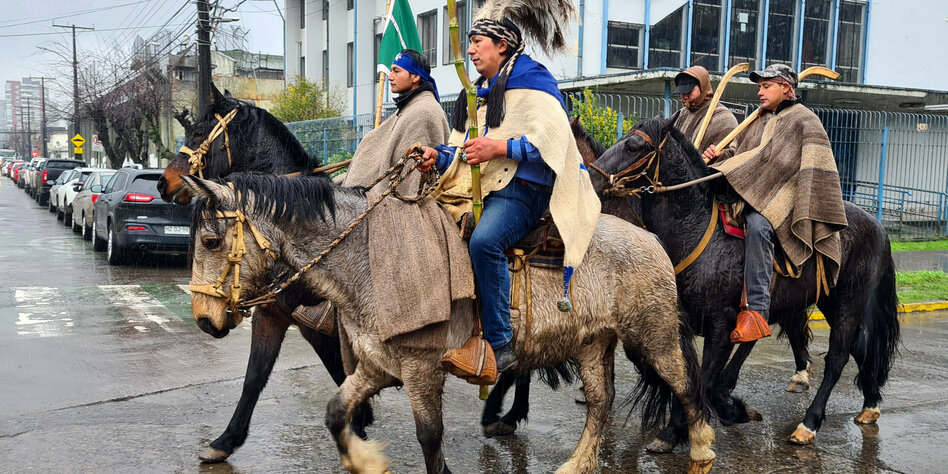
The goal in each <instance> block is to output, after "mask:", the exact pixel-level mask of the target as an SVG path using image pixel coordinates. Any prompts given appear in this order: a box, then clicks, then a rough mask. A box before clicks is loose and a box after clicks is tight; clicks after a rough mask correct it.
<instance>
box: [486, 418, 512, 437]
mask: <svg viewBox="0 0 948 474" xmlns="http://www.w3.org/2000/svg"><path fill="white" fill-rule="evenodd" d="M515 431H517V427H516V426H512V425H508V424H507V423H504V422H503V421H495V422H493V423H491V424H489V425H487V426H485V427H484V437H486V438H493V437H495V436H510V435H512V434H514V432H515Z"/></svg>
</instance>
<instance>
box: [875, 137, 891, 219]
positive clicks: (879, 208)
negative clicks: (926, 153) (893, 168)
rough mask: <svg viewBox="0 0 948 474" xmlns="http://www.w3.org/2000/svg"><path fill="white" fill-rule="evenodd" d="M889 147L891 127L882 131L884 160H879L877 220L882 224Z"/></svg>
mask: <svg viewBox="0 0 948 474" xmlns="http://www.w3.org/2000/svg"><path fill="white" fill-rule="evenodd" d="M888 147H889V126H888V125H886V126H885V127H884V128H883V129H882V158H881V159H880V160H879V184H878V191H877V192H876V220H877V221H879V222H882V190H883V187H884V186H885V157H886V151H887V150H888Z"/></svg>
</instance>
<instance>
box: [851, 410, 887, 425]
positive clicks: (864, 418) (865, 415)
mask: <svg viewBox="0 0 948 474" xmlns="http://www.w3.org/2000/svg"><path fill="white" fill-rule="evenodd" d="M880 415H882V411H881V410H879V408H878V407H874V408H863V409H862V413H860V414H859V416H857V417H856V419H855V421H856V423H859V424H860V425H871V424H873V423H875V422H876V421H879V416H880Z"/></svg>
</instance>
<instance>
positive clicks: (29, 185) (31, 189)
mask: <svg viewBox="0 0 948 474" xmlns="http://www.w3.org/2000/svg"><path fill="white" fill-rule="evenodd" d="M45 162H46V158H42V157H37V158H33V159H32V160H30V167H29V169H28V170H27V172H26V181H25V182H24V183H23V189H24V190H25V191H26V194H29V195H30V197H31V198H35V197H36V195H35V194H34V193H35V192H36V174H37V171H38V170H39V167H40V166H42V164H43V163H45Z"/></svg>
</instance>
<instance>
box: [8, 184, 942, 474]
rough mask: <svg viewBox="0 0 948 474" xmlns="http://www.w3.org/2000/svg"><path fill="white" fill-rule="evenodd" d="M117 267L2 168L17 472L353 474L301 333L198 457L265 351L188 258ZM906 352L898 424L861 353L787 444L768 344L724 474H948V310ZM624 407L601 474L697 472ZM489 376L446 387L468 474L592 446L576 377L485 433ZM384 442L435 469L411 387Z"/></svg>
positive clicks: (388, 407)
mask: <svg viewBox="0 0 948 474" xmlns="http://www.w3.org/2000/svg"><path fill="white" fill-rule="evenodd" d="M143 263H144V265H143V266H138V267H110V266H109V265H108V263H107V262H106V260H105V256H104V254H102V253H97V252H93V250H92V245H91V243H90V242H84V241H82V240H81V239H80V238H79V237H78V236H76V235H75V234H73V233H72V232H71V231H70V230H69V229H68V228H66V227H64V226H62V225H61V224H59V223H57V221H56V220H55V216H54V214H50V213H48V212H47V211H46V210H45V209H42V208H39V207H38V206H36V205H35V204H34V203H33V201H32V200H30V199H29V198H28V197H27V196H26V195H25V194H24V193H23V192H22V191H21V190H19V189H17V188H15V187H14V186H13V185H12V182H11V181H9V180H8V179H6V178H2V179H0V358H2V360H3V363H2V364H0V472H24V471H34V472H66V471H70V472H72V471H93V472H130V471H138V472H196V471H208V472H264V471H266V472H287V471H294V472H295V471H311V472H340V471H341V467H340V465H339V460H338V455H337V453H336V449H335V446H334V444H333V442H332V441H331V439H330V437H329V434H328V432H327V430H326V428H325V427H324V425H323V414H324V412H325V406H326V401H327V400H328V399H329V397H330V396H331V395H332V393H333V392H334V389H335V387H334V385H333V383H332V381H331V379H330V378H329V376H328V374H327V373H326V372H325V370H324V369H323V368H322V366H321V365H320V364H319V362H318V359H317V358H316V357H315V354H314V353H313V351H312V349H311V348H310V347H309V346H308V345H307V343H306V342H305V341H304V340H303V339H302V337H300V335H299V333H298V332H296V331H295V330H291V332H290V334H288V336H287V340H286V343H285V344H284V347H283V351H282V354H281V357H280V360H279V361H278V362H277V364H276V367H275V370H274V373H273V376H272V377H271V380H270V383H269V385H268V386H267V388H266V389H265V390H264V392H263V394H262V396H261V400H260V402H259V403H258V405H257V410H256V412H255V414H254V418H253V422H252V424H251V429H250V436H249V438H248V440H247V443H246V444H245V445H244V447H242V448H241V449H239V450H237V451H236V452H235V453H234V455H233V456H231V458H230V459H229V460H228V462H227V463H223V464H216V465H206V464H201V463H200V462H199V461H198V459H197V453H198V452H199V451H200V449H201V448H203V447H204V446H205V445H206V444H207V443H208V442H209V441H210V440H212V439H214V438H215V437H216V436H217V435H219V434H220V433H221V432H222V431H223V429H224V427H225V426H226V424H227V422H228V420H229V419H230V416H231V414H232V412H233V409H234V406H235V404H236V402H237V399H238V397H239V393H240V387H241V384H242V382H243V375H244V369H245V367H246V360H247V356H248V354H249V346H250V344H249V343H250V330H249V326H248V324H247V323H244V325H243V326H242V327H241V328H238V330H235V331H232V332H231V335H229V336H227V337H226V338H224V339H220V340H217V339H213V338H211V337H210V336H208V335H205V334H204V333H202V332H201V331H200V330H199V329H198V328H197V327H196V326H195V324H194V323H193V320H192V319H191V315H190V311H189V298H188V295H187V294H186V293H185V292H184V291H183V290H182V289H181V287H180V286H179V285H186V284H187V282H188V273H187V270H186V269H185V268H184V263H183V261H182V260H181V259H177V260H171V261H165V260H156V259H149V260H146V261H145V262H143ZM902 331H903V341H904V345H903V347H902V356H901V358H899V359H898V360H897V362H896V364H895V367H894V368H893V371H892V376H891V379H890V383H889V385H888V386H887V387H886V389H885V396H886V398H885V400H884V401H883V404H882V418H881V419H880V421H879V422H878V424H877V425H874V426H869V427H861V426H858V425H856V424H854V423H853V422H852V418H853V416H854V415H855V414H857V413H858V411H859V409H860V408H861V406H862V405H861V400H862V399H861V396H860V395H859V393H858V390H857V389H856V388H855V386H854V385H853V384H852V379H853V375H854V374H855V363H853V362H852V361H850V363H849V364H848V365H847V367H846V371H845V372H844V373H843V377H842V379H841V381H840V383H839V384H838V385H837V389H836V390H835V392H834V394H833V396H832V398H831V399H830V402H829V404H828V406H827V419H826V422H825V423H824V425H823V428H822V430H821V431H820V433H819V435H818V436H817V440H816V444H815V445H814V446H809V447H797V446H792V445H790V444H789V443H788V442H787V439H788V437H789V435H790V433H791V432H792V431H793V429H794V428H795V427H796V425H797V424H798V423H799V422H800V421H801V420H802V417H803V413H804V411H805V410H806V407H807V406H808V404H809V401H810V400H811V398H812V396H813V394H814V392H815V387H814V388H812V389H811V390H810V391H809V392H806V393H803V394H794V393H787V392H785V391H784V389H785V388H786V386H787V384H788V382H789V379H790V377H791V376H792V375H793V363H792V357H791V354H790V351H789V349H788V347H787V345H786V343H785V342H784V341H782V340H774V339H770V340H766V341H763V342H762V343H759V344H758V345H757V348H756V350H755V351H754V354H752V355H751V357H750V359H749V360H748V362H747V364H746V365H745V369H744V372H743V374H742V379H741V380H740V382H739V383H738V386H737V389H736V391H735V393H736V394H738V395H739V396H742V397H744V398H745V400H746V401H748V403H749V404H750V405H751V406H753V407H754V408H756V409H757V410H759V411H760V412H761V413H762V414H763V416H764V421H762V422H753V423H750V424H746V425H740V426H731V427H722V426H720V424H718V423H716V422H715V423H714V424H713V426H714V427H715V430H716V432H717V442H716V444H715V446H714V449H715V451H716V453H717V456H718V457H717V460H716V462H715V466H714V467H715V471H716V472H737V471H740V472H775V471H795V472H945V471H946V469H948V468H946V465H948V450H946V446H948V421H946V419H945V413H946V412H948V314H946V313H928V314H922V315H917V316H916V315H909V316H906V317H905V319H904V322H903V326H902ZM814 333H815V341H814V342H813V344H812V346H811V353H812V354H813V355H814V359H815V360H814V367H813V368H814V373H815V375H816V376H815V377H814V383H819V380H820V375H821V374H822V368H823V361H822V355H823V353H824V352H825V351H826V348H827V339H828V330H827V328H826V327H825V326H821V325H820V324H814ZM616 372H617V376H616V380H617V391H618V396H617V403H616V405H617V408H616V409H615V411H614V419H613V420H612V423H611V424H610V426H609V427H608V428H607V432H606V438H605V441H604V443H603V447H602V451H601V454H600V465H601V471H602V472H605V473H612V472H622V473H631V472H639V471H644V472H682V471H683V470H684V469H686V468H687V452H686V451H685V450H684V449H683V448H679V449H678V450H677V451H676V452H675V453H673V454H670V455H652V454H648V453H646V452H645V451H644V448H643V446H644V444H645V443H646V442H647V441H648V440H649V439H648V438H644V437H642V436H641V435H640V434H639V426H638V423H637V416H638V413H635V414H633V416H632V417H631V418H629V419H628V421H626V413H627V410H626V409H624V408H622V407H621V406H620V403H619V401H620V400H621V398H622V397H624V396H625V395H627V394H628V393H629V392H630V390H631V387H632V385H634V383H635V381H636V380H637V379H636V376H635V375H634V370H633V368H632V366H631V364H630V363H628V362H626V361H623V360H620V361H619V362H618V363H617V367H616ZM476 393H477V390H476V388H475V387H473V386H469V385H467V384H464V383H463V382H460V381H457V380H450V381H449V383H448V386H447V388H446V393H445V397H444V398H445V404H444V405H445V426H446V434H445V451H446V457H447V461H448V464H449V466H450V467H451V468H452V469H453V470H454V472H456V473H473V472H491V473H506V472H531V473H533V472H551V471H553V470H555V468H556V467H557V466H558V465H559V463H562V462H563V461H565V460H566V459H567V458H568V457H569V454H570V453H571V451H572V449H573V448H574V446H575V444H576V442H577V440H578V438H579V434H580V431H581V430H582V426H583V422H584V409H583V407H582V406H580V405H577V404H575V403H574V402H573V397H574V396H575V395H576V394H577V392H576V388H575V387H571V388H566V389H563V390H560V391H558V392H553V391H551V390H549V389H548V388H546V387H541V386H540V385H538V384H534V388H533V391H532V394H531V408H532V411H531V417H530V421H529V423H527V424H526V425H524V426H522V427H521V428H520V429H519V430H518V434H517V435H516V436H515V437H510V438H506V439H490V440H488V439H484V438H483V437H482V436H481V435H480V427H479V423H478V421H479V417H480V407H481V403H480V402H479V401H478V400H477V399H476ZM373 403H374V405H375V412H376V418H377V421H376V424H375V425H374V426H373V427H371V428H369V430H368V431H369V435H370V436H371V437H372V438H374V439H380V440H383V441H385V442H386V443H387V444H388V447H387V449H386V453H387V454H388V455H389V456H390V457H391V458H392V460H393V471H394V472H396V473H407V472H423V471H424V464H423V460H422V457H421V451H420V448H419V447H418V445H417V443H416V441H415V434H414V426H413V422H412V417H411V412H410V409H409V407H408V400H407V396H406V394H405V393H404V392H403V391H399V390H395V389H388V390H386V391H384V392H383V393H382V395H381V396H379V397H376V398H375V400H374V402H373Z"/></svg>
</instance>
